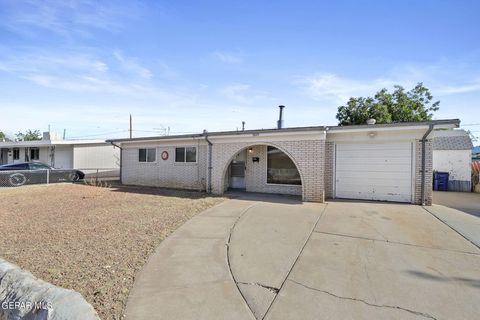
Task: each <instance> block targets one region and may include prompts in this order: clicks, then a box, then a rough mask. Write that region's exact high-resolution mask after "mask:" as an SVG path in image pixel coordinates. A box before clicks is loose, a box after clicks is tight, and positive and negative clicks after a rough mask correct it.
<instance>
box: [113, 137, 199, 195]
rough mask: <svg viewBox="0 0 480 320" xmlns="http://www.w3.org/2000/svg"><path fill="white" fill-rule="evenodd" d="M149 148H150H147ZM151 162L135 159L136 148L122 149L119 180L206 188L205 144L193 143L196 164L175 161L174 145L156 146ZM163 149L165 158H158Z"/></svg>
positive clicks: (196, 188) (126, 182)
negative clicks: (166, 155)
mask: <svg viewBox="0 0 480 320" xmlns="http://www.w3.org/2000/svg"><path fill="white" fill-rule="evenodd" d="M149 148H150V147H149ZM155 148H156V150H157V156H156V161H155V162H139V161H138V148H124V149H123V151H122V182H123V183H124V184H132V185H144V186H155V187H164V188H181V189H194V190H205V189H206V172H207V146H206V145H199V146H197V157H198V161H197V163H175V146H156V147H155ZM163 151H167V152H168V154H169V158H168V159H167V160H162V159H161V156H160V155H161V153H162V152H163Z"/></svg>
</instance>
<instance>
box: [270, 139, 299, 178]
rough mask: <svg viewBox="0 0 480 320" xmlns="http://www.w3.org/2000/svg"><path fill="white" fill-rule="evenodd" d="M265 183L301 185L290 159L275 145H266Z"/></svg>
mask: <svg viewBox="0 0 480 320" xmlns="http://www.w3.org/2000/svg"><path fill="white" fill-rule="evenodd" d="M267 183H274V184H291V185H301V184H302V180H301V179H300V174H299V173H298V169H297V167H296V166H295V163H293V161H292V159H290V157H289V156H287V155H286V154H285V153H284V152H282V151H280V150H279V149H277V148H275V147H267Z"/></svg>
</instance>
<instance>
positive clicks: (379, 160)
mask: <svg viewBox="0 0 480 320" xmlns="http://www.w3.org/2000/svg"><path fill="white" fill-rule="evenodd" d="M335 167H336V169H335V181H336V182H335V183H336V184H335V194H336V197H337V198H348V199H365V200H383V201H399V202H411V198H412V144H411V143H385V144H383V143H382V144H378V143H377V144H373V143H372V144H369V143H366V144H337V145H336V161H335Z"/></svg>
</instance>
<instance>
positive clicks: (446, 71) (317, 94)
mask: <svg viewBox="0 0 480 320" xmlns="http://www.w3.org/2000/svg"><path fill="white" fill-rule="evenodd" d="M469 73H470V74H473V72H472V71H470V72H469ZM469 73H468V72H463V73H462V72H459V71H458V70H456V69H454V68H451V67H450V66H447V65H443V64H441V65H432V66H412V65H405V66H399V67H396V68H394V69H393V70H391V71H389V72H387V73H386V76H385V77H381V78H380V77H379V78H373V79H372V78H370V79H359V78H348V77H342V76H339V75H337V74H334V73H316V74H313V75H309V76H304V77H300V78H297V79H296V80H295V81H294V83H295V84H296V85H298V86H300V88H302V89H303V90H304V92H306V93H307V95H308V96H309V97H311V98H313V99H315V100H330V101H333V102H335V103H345V102H346V101H347V100H348V99H349V98H350V97H356V96H371V95H373V94H375V93H376V92H377V91H378V90H380V89H382V88H387V89H392V87H393V86H394V85H401V86H403V87H405V88H406V89H407V90H408V89H410V88H413V87H414V86H415V85H416V84H417V83H419V82H423V83H424V85H425V86H426V87H427V88H429V89H430V91H431V92H432V94H433V95H434V98H436V97H441V96H446V95H453V94H461V93H469V92H480V80H478V79H475V77H469V76H468V74H469ZM459 74H464V75H465V76H463V77H459V76H458V75H459Z"/></svg>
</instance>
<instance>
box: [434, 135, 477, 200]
mask: <svg viewBox="0 0 480 320" xmlns="http://www.w3.org/2000/svg"><path fill="white" fill-rule="evenodd" d="M472 148H473V144H472V139H470V136H469V134H468V133H467V132H466V131H465V130H461V129H459V130H435V132H434V138H433V170H434V171H441V172H448V173H449V181H448V191H463V192H470V191H471V189H472Z"/></svg>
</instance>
